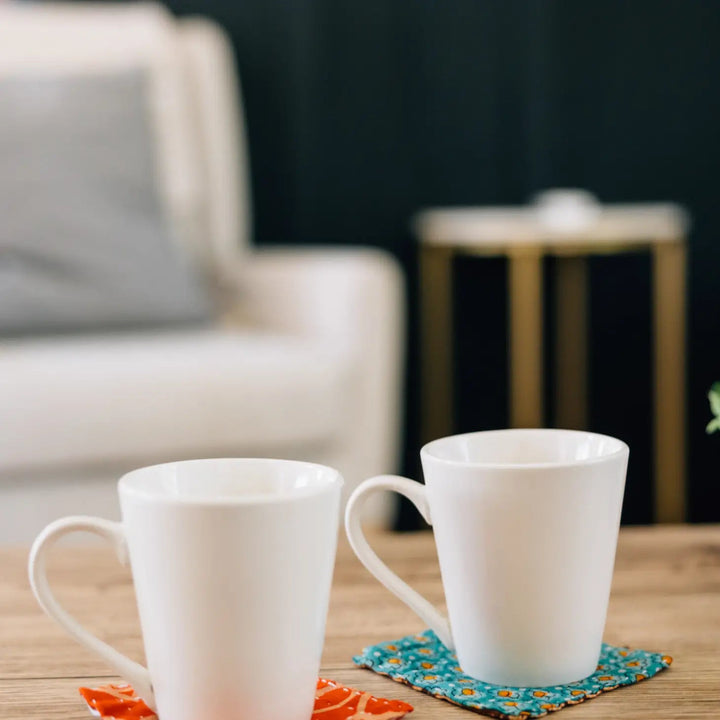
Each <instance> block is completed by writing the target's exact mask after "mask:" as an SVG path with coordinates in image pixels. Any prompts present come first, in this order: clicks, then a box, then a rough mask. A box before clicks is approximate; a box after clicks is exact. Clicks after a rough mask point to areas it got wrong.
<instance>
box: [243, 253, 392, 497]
mask: <svg viewBox="0 0 720 720" xmlns="http://www.w3.org/2000/svg"><path fill="white" fill-rule="evenodd" d="M238 300H239V305H241V306H242V315H243V317H244V319H245V321H246V322H248V323H250V324H251V325H252V326H253V327H256V328H258V329H259V330H263V331H269V332H282V333H289V334H296V335H298V336H301V337H307V338H309V339H316V340H319V341H322V342H324V343H326V344H327V347H328V349H329V350H331V351H333V352H334V351H340V352H343V353H346V354H347V358H348V367H349V369H350V372H351V373H352V377H351V378H350V382H349V385H348V398H347V401H348V418H347V423H346V425H347V427H346V428H345V431H344V435H345V439H344V441H343V444H344V446H345V448H346V451H347V454H348V455H349V456H352V457H353V458H354V459H353V460H352V462H349V463H348V471H347V472H346V468H341V470H342V471H343V473H344V474H346V478H345V479H346V490H347V491H348V492H349V491H350V490H352V488H353V487H354V486H355V485H357V483H358V482H359V481H360V480H361V479H363V478H366V477H369V476H371V475H376V474H381V473H389V472H396V471H397V469H398V464H399V454H400V436H401V427H402V402H401V399H402V395H403V377H404V372H403V371H404V350H405V288H404V282H403V275H402V271H401V269H400V267H399V265H398V263H397V262H396V261H395V260H394V258H393V257H392V256H391V255H389V254H387V253H385V252H383V251H380V250H376V249H371V248H352V249H346V248H327V247H323V248H298V249H287V248H278V249H268V250H261V251H255V252H253V254H252V255H251V257H250V260H249V264H248V265H247V267H246V269H245V270H244V272H243V279H242V289H241V291H240V293H239V298H238ZM349 468H352V471H349Z"/></svg>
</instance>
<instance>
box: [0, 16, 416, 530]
mask: <svg viewBox="0 0 720 720" xmlns="http://www.w3.org/2000/svg"><path fill="white" fill-rule="evenodd" d="M28 65H29V66H31V67H33V68H34V69H37V68H39V67H48V66H49V67H52V68H53V71H57V70H58V69H61V70H63V71H65V70H67V71H71V72H76V71H78V69H82V68H92V71H93V72H98V71H99V70H102V69H105V68H115V67H121V66H122V67H124V66H135V65H139V66H142V67H146V68H148V72H149V73H150V75H151V77H153V78H154V83H155V85H154V92H156V94H157V95H159V96H160V99H159V100H158V101H157V102H156V104H155V105H154V107H153V123H154V136H155V138H156V139H157V142H158V156H159V161H158V162H159V167H160V173H159V177H160V179H161V183H162V185H163V187H162V188H161V191H162V196H163V199H164V200H163V201H164V203H165V204H166V208H167V213H168V217H169V222H171V223H172V224H173V227H174V229H175V231H176V236H177V237H178V238H179V239H180V242H182V247H183V249H184V250H183V251H184V252H187V253H188V255H189V256H191V257H192V259H193V262H195V263H197V266H198V267H199V268H201V272H202V273H203V277H204V278H205V280H206V282H208V283H210V284H212V287H213V290H214V291H215V295H216V297H219V298H221V300H220V307H221V312H219V314H218V318H217V322H216V323H215V324H214V325H212V326H211V327H200V328H187V329H182V330H180V329H172V330H171V329H167V330H158V331H157V332H153V333H148V332H142V333H140V332H122V333H117V332H115V333H110V332H107V333H93V334H85V335H72V336H44V337H37V336H33V337H23V338H15V339H8V338H5V339H2V338H0V542H2V543H6V542H27V541H29V540H30V539H31V538H32V537H33V536H34V535H35V534H36V533H37V532H38V530H39V529H40V528H41V527H42V526H43V524H45V523H47V522H48V521H50V520H51V519H53V518H56V517H59V516H61V515H65V514H78V513H81V514H98V515H102V516H106V517H116V516H117V515H118V512H119V510H118V507H117V503H116V497H115V481H116V480H117V478H118V477H119V475H120V474H122V473H123V472H125V471H128V470H130V469H132V468H134V467H138V466H141V465H146V464H153V463H159V462H164V461H170V460H175V459H182V458H191V457H223V456H229V457H230V456H235V457H237V456H265V457H287V458H297V459H305V460H312V461H316V462H320V463H325V464H330V465H333V466H335V467H337V468H338V469H340V470H341V472H342V473H343V475H344V476H345V479H346V488H345V492H346V496H347V493H349V492H350V490H351V489H352V488H353V487H354V486H355V485H356V484H357V483H358V482H359V481H360V480H361V479H363V478H364V477H367V476H370V475H372V474H377V473H386V472H394V471H395V470H396V466H397V462H398V454H399V450H398V445H399V436H400V414H401V410H400V394H401V367H402V361H403V358H402V353H403V342H402V341H403V337H404V308H403V297H404V293H403V286H402V278H401V274H400V271H399V269H398V267H397V265H396V263H395V262H394V261H393V260H392V258H391V257H389V256H388V255H387V254H384V253H382V252H380V251H378V250H373V249H359V248H358V249H342V248H322V249H312V248H301V249H297V248H294V249H285V248H273V249H268V250H256V249H253V248H252V247H251V245H250V234H251V228H250V210H249V208H250V198H249V187H248V158H247V151H246V147H245V137H244V129H243V115H242V108H241V102H240V97H239V93H238V84H237V76H236V72H235V68H234V64H233V58H232V53H231V51H230V48H229V45H228V41H227V39H226V37H225V35H224V33H223V32H222V30H221V29H220V28H219V27H217V26H216V25H215V24H213V23H211V22H209V21H207V20H204V19H199V18H194V19H184V20H176V19H174V18H172V17H171V16H170V15H169V14H168V13H166V11H165V10H164V9H163V8H161V7H159V6H156V5H145V4H141V5H127V6H125V5H123V6H120V5H109V4H103V5H85V4H80V5H67V6H64V5H52V4H50V5H19V6H13V5H2V6H0V72H1V71H2V70H3V69H4V70H5V71H7V70H8V68H9V69H10V70H13V69H15V70H17V69H18V68H22V67H24V66H28ZM0 172H2V168H1V167H0ZM388 512H389V508H388V506H387V505H382V504H380V505H378V506H376V507H375V509H374V510H373V513H374V515H375V520H377V521H383V520H387V518H388Z"/></svg>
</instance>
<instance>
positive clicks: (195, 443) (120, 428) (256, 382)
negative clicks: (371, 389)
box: [0, 329, 354, 472]
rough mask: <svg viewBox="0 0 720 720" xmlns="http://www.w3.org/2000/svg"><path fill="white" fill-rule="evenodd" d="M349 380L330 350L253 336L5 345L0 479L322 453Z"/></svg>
mask: <svg viewBox="0 0 720 720" xmlns="http://www.w3.org/2000/svg"><path fill="white" fill-rule="evenodd" d="M353 382H354V381H353V377H352V367H350V365H349V363H348V362H347V360H346V358H345V357H344V356H343V355H341V354H339V353H338V352H337V351H335V350H334V349H333V347H332V345H330V344H328V343H318V342H317V341H308V340H303V339H300V338H293V337H289V336H285V337H281V336H277V335H260V334H257V333H256V332H254V333H252V334H251V333H244V332H241V331H230V330H219V329H215V330H198V331H192V332H190V331H185V332H177V331H174V332H166V333H163V334H160V335H157V334H153V335H149V334H148V335H145V334H134V335H129V334H128V335H121V336H102V337H97V336H93V337H82V338H79V337H78V338H75V337H73V338H65V339H57V338H56V339H53V340H51V341H50V340H24V341H22V342H19V341H18V342H6V343H4V344H3V345H2V346H0V398H2V403H1V404H0V428H2V432H0V472H1V471H4V470H12V471H23V472H25V471H28V472H32V471H35V470H38V469H41V468H43V467H48V466H55V467H58V466H62V465H71V464H72V465H75V466H88V465H92V464H93V463H107V462H108V461H111V460H125V459H134V460H137V462H138V463H139V464H141V463H143V462H161V461H165V460H170V459H173V458H175V457H188V456H208V455H229V456H238V455H262V454H268V455H272V454H274V453H275V454H279V453H287V452H290V451H291V449H292V448H293V447H295V446H300V445H308V444H310V445H312V444H317V445H320V444H322V443H325V442H327V441H332V440H333V438H334V437H335V435H336V433H337V431H338V428H341V427H342V426H344V425H346V424H347V418H343V414H344V410H345V409H344V408H343V398H345V397H347V396H348V395H349V394H350V393H349V387H352V383H353Z"/></svg>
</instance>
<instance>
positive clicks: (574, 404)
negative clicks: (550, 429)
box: [555, 257, 588, 430]
mask: <svg viewBox="0 0 720 720" xmlns="http://www.w3.org/2000/svg"><path fill="white" fill-rule="evenodd" d="M555 317H556V336H555V424H556V425H557V426H558V427H562V428H567V429H570V430H584V429H585V428H586V427H587V392H588V383H587V358H588V352H587V343H588V332H587V324H588V294H587V259H586V258H585V257H558V258H557V271H556V274H555Z"/></svg>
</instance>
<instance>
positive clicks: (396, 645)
mask: <svg viewBox="0 0 720 720" xmlns="http://www.w3.org/2000/svg"><path fill="white" fill-rule="evenodd" d="M353 661H354V662H355V664H356V665H359V666H360V667H365V668H369V669H370V670H374V671H375V672H376V673H380V674H381V675H387V676H388V677H391V678H392V679H393V680H396V681H397V682H402V683H405V684H406V685H410V686H411V687H413V688H415V690H422V692H425V693H428V694H429V695H433V696H435V697H436V698H440V699H442V700H447V701H448V702H451V703H455V704H456V705H460V706H462V707H464V708H467V709H468V710H474V711H475V712H478V713H481V714H483V715H490V716H491V717H496V718H504V719H505V718H507V719H510V718H538V717H543V715H547V714H548V713H550V712H554V711H555V710H560V709H562V708H564V707H565V706H566V705H576V704H577V703H581V702H584V701H585V700H590V699H591V698H594V697H596V696H597V695H599V694H600V693H604V692H609V691H610V690H615V689H616V688H619V687H623V686H625V685H634V684H635V683H638V682H640V681H641V680H647V679H648V678H651V677H652V676H653V675H657V673H659V672H660V671H661V670H664V669H665V668H666V667H668V666H669V665H670V663H672V658H671V657H670V656H669V655H660V654H658V653H651V652H647V651H645V650H631V649H630V648H625V647H615V646H614V645H607V644H605V643H603V646H602V652H601V653H600V662H599V663H598V666H597V670H596V671H595V672H594V673H593V674H592V675H590V677H587V678H585V679H584V680H579V681H578V682H574V683H570V684H569V685H553V686H552V687H540V688H513V687H503V686H502V685H490V684H489V683H484V682H481V681H480V680H475V679H473V678H471V677H469V676H467V675H464V674H463V672H462V670H461V668H460V667H458V664H457V658H456V656H455V655H454V654H453V653H451V652H450V651H449V650H448V649H447V648H446V647H445V645H443V644H442V643H441V642H440V640H438V638H437V636H436V635H435V633H434V632H433V631H432V630H426V631H425V632H424V633H423V634H422V635H408V636H407V637H404V638H401V639H400V640H393V641H391V642H386V643H381V644H379V645H371V646H370V647H366V648H365V649H364V650H363V651H362V654H361V655H357V656H356V657H354V658H353Z"/></svg>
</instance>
